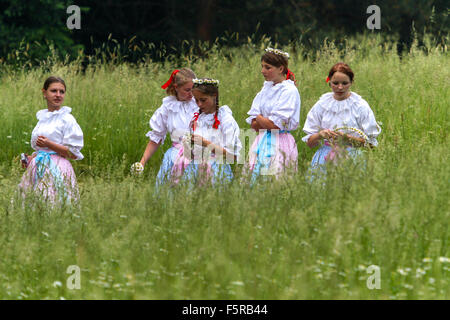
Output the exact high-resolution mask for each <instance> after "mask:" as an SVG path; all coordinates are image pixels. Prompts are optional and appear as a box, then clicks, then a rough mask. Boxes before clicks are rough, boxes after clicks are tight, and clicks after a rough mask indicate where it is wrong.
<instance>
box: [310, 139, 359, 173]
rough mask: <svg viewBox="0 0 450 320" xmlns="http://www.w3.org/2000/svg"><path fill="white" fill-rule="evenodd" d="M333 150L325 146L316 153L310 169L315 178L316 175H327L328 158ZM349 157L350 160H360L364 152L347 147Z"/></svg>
mask: <svg viewBox="0 0 450 320" xmlns="http://www.w3.org/2000/svg"><path fill="white" fill-rule="evenodd" d="M331 150H332V147H330V146H327V145H323V146H321V147H320V148H319V150H317V151H316V153H315V154H314V156H313V158H312V161H311V167H310V168H309V173H310V174H311V175H312V177H313V178H314V176H315V175H316V174H320V173H322V174H326V163H327V160H326V156H327V155H328V154H329V153H330V151H331ZM346 150H347V152H348V155H349V157H350V159H352V160H353V161H358V160H360V158H361V156H362V154H363V152H362V150H361V149H360V148H354V147H347V148H346Z"/></svg>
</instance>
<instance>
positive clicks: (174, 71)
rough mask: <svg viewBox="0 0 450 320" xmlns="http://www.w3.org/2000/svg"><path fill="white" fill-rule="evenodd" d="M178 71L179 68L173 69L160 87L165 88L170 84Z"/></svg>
mask: <svg viewBox="0 0 450 320" xmlns="http://www.w3.org/2000/svg"><path fill="white" fill-rule="evenodd" d="M178 72H180V70H173V72H172V74H171V75H170V78H169V80H167V82H166V83H164V84H163V85H162V86H161V88H162V89H167V87H169V86H170V84H171V83H172V81H173V78H174V77H175V75H176V74H177V73H178Z"/></svg>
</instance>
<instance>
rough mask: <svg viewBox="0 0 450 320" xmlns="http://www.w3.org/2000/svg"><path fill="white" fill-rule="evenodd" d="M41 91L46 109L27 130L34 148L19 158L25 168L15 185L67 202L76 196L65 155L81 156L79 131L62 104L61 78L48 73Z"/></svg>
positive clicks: (25, 193)
mask: <svg viewBox="0 0 450 320" xmlns="http://www.w3.org/2000/svg"><path fill="white" fill-rule="evenodd" d="M42 93H43V95H44V99H45V100H47V109H43V110H40V111H38V112H37V114H36V117H37V119H38V123H37V125H36V127H35V128H34V129H33V131H32V133H31V146H32V147H33V149H34V150H36V152H34V153H33V154H32V155H31V156H28V155H25V158H24V159H23V161H22V166H23V167H26V168H27V170H26V172H25V173H24V175H23V177H22V181H21V183H20V184H19V188H20V190H21V191H22V192H23V193H24V195H27V194H28V193H29V192H33V193H35V194H37V195H38V196H39V197H42V198H43V200H48V201H50V202H51V203H52V204H56V203H60V204H63V203H64V204H68V203H70V202H71V200H74V201H77V200H78V197H79V196H78V188H77V182H76V177H75V172H74V171H73V168H72V165H71V164H70V161H69V160H68V159H74V160H82V159H83V155H82V154H81V152H80V150H81V149H82V148H83V131H81V128H80V126H79V125H78V123H77V121H76V120H75V118H74V117H73V116H72V115H71V114H70V113H71V111H72V109H71V108H69V107H67V106H62V104H63V102H64V97H65V94H66V84H65V82H64V80H63V79H61V78H58V77H53V76H52V77H49V78H48V79H47V80H45V82H44V87H43V89H42Z"/></svg>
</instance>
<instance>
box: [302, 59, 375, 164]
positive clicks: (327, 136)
mask: <svg viewBox="0 0 450 320" xmlns="http://www.w3.org/2000/svg"><path fill="white" fill-rule="evenodd" d="M353 79H354V73H353V71H352V69H351V68H350V67H349V66H348V65H347V64H345V63H343V62H339V63H337V64H335V65H334V66H333V67H332V68H331V70H330V72H329V74H328V77H327V80H326V81H327V83H328V84H329V86H330V87H331V90H332V92H329V93H325V94H323V95H322V96H321V97H320V99H319V101H317V102H316V104H315V105H314V106H313V107H312V108H311V110H310V111H309V113H308V116H307V119H306V122H305V125H304V127H303V131H304V132H305V133H306V134H307V135H306V136H305V137H303V138H302V140H303V141H304V142H306V144H307V145H308V146H309V147H310V148H313V147H315V146H317V145H318V144H319V142H323V143H321V146H320V148H319V150H317V152H316V153H315V154H314V156H313V159H312V163H311V168H312V169H314V168H320V169H321V170H324V169H325V168H324V165H325V164H326V163H327V162H334V163H336V162H337V160H338V159H339V158H347V157H348V156H350V157H352V158H355V157H356V156H358V155H359V154H361V148H358V147H361V146H376V145H377V139H376V138H377V136H378V135H379V134H380V132H381V128H380V127H379V125H378V124H377V122H376V120H375V116H374V114H373V111H372V109H371V108H370V106H369V104H368V103H367V102H366V100H364V99H363V98H361V96H359V95H358V94H356V93H354V92H351V91H350V87H351V86H352V84H353Z"/></svg>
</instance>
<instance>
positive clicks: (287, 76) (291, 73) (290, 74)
mask: <svg viewBox="0 0 450 320" xmlns="http://www.w3.org/2000/svg"><path fill="white" fill-rule="evenodd" d="M291 76H292V77H293V78H294V81H295V74H294V73H293V72H292V71H291V70H289V69H288V72H287V75H286V80H289V79H290V77H291Z"/></svg>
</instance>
